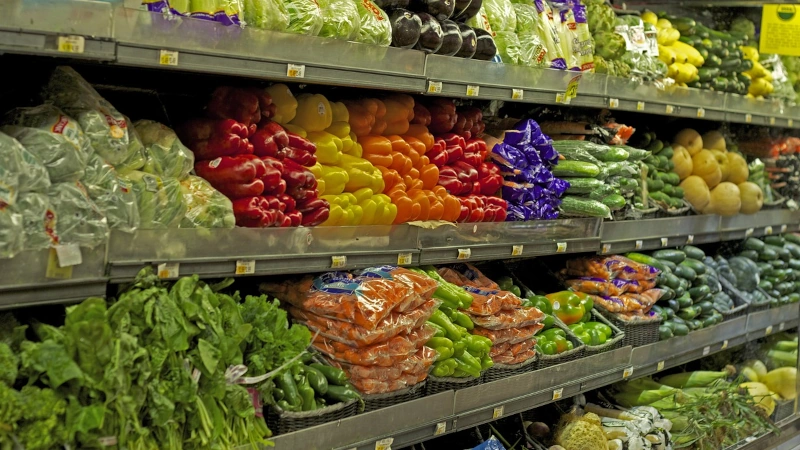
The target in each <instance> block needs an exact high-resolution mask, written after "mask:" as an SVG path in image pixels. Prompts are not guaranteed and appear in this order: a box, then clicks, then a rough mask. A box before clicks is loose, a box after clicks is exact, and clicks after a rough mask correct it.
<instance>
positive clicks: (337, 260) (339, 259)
mask: <svg viewBox="0 0 800 450" xmlns="http://www.w3.org/2000/svg"><path fill="white" fill-rule="evenodd" d="M346 265H347V256H345V255H341V256H331V269H341V268H342V267H344V266H346Z"/></svg>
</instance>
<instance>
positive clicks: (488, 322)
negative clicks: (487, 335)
mask: <svg viewBox="0 0 800 450" xmlns="http://www.w3.org/2000/svg"><path fill="white" fill-rule="evenodd" d="M512 295H513V294H512ZM473 303H474V302H473ZM466 312H467V315H469V317H470V319H472V322H473V323H474V324H475V326H476V327H483V328H488V329H490V330H505V329H508V328H520V327H529V326H531V325H536V324H537V323H539V322H541V321H542V320H543V319H544V314H543V313H542V312H541V311H539V310H538V309H536V308H517V309H503V310H501V311H498V312H497V313H495V314H493V315H491V316H484V315H476V314H472V312H471V311H470V310H467V311H466Z"/></svg>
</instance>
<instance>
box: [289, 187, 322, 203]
mask: <svg viewBox="0 0 800 450" xmlns="http://www.w3.org/2000/svg"><path fill="white" fill-rule="evenodd" d="M286 194H287V195H289V196H291V197H292V198H294V199H295V200H297V201H298V202H302V201H305V200H310V199H313V198H316V197H319V191H318V190H317V188H304V187H301V186H292V187H289V188H288V189H286Z"/></svg>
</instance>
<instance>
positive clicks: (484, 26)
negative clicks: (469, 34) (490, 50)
mask: <svg viewBox="0 0 800 450" xmlns="http://www.w3.org/2000/svg"><path fill="white" fill-rule="evenodd" d="M464 23H466V24H467V25H469V26H471V27H472V28H477V29H480V30H484V31H488V32H489V34H492V35H493V34H494V31H493V30H492V25H491V24H490V23H489V17H488V16H487V15H486V8H485V7H484V6H483V5H481V7H480V9H479V10H478V14H475V15H474V16H472V17H470V18H469V19H467V21H466V22H464Z"/></svg>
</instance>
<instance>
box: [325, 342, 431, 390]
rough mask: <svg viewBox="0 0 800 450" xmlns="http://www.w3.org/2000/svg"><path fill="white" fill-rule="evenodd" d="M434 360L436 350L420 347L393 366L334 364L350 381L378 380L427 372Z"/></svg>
mask: <svg viewBox="0 0 800 450" xmlns="http://www.w3.org/2000/svg"><path fill="white" fill-rule="evenodd" d="M434 361H436V351H435V350H433V349H432V348H428V347H422V348H421V349H419V350H418V351H417V352H416V353H414V354H413V355H411V356H410V357H408V359H406V360H405V361H402V362H400V363H399V364H397V365H395V366H393V367H380V366H361V365H357V364H345V363H339V364H335V365H336V366H338V367H339V368H341V369H342V370H344V371H345V372H347V374H348V376H349V378H350V381H351V382H354V381H356V380H367V379H373V380H378V381H392V380H397V379H399V378H400V377H402V376H403V375H413V376H418V375H420V374H423V373H428V370H429V369H430V367H431V366H432V365H433V363H434Z"/></svg>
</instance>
